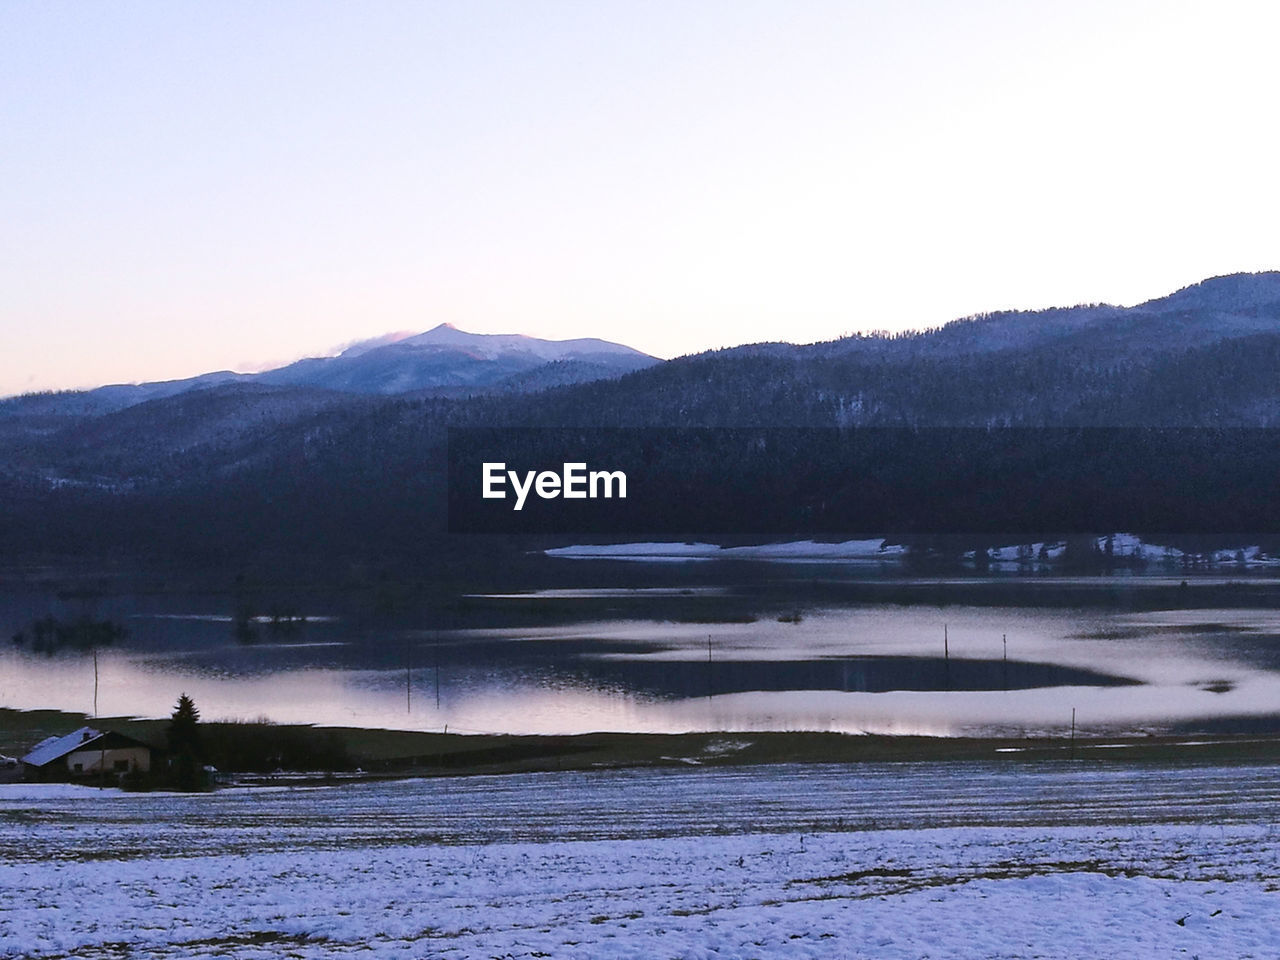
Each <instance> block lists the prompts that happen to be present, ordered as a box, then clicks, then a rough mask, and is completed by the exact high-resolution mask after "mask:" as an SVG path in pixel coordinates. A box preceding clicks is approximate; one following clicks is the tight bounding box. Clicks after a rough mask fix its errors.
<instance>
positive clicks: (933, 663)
mask: <svg viewBox="0 0 1280 960" xmlns="http://www.w3.org/2000/svg"><path fill="white" fill-rule="evenodd" d="M576 672H577V674H578V676H580V677H581V678H583V679H586V680H588V681H591V682H594V683H599V684H616V685H618V686H622V687H629V688H631V689H635V690H642V691H646V692H649V693H652V694H656V695H658V696H663V697H675V698H681V697H705V696H707V695H709V694H711V695H714V694H722V693H746V692H748V691H761V690H763V691H786V690H837V691H846V692H851V693H886V692H888V691H891V690H957V691H959V690H973V691H977V690H983V691H989V690H1031V689H1036V688H1041V687H1114V686H1128V685H1133V684H1137V683H1139V682H1140V681H1137V680H1133V679H1130V678H1128V677H1118V676H1113V675H1111V674H1106V673H1099V672H1097V671H1094V670H1085V669H1081V668H1078V667H1064V666H1061V665H1059V664H1053V663H1028V662H1025V661H1014V660H1008V661H1005V660H959V659H951V660H945V659H942V658H940V657H833V658H830V659H819V660H792V661H777V660H723V661H712V662H711V663H707V662H706V661H687V660H663V661H654V660H595V661H591V660H584V661H581V662H580V663H579V664H578V665H577V671H576Z"/></svg>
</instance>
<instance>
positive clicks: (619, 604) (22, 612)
mask: <svg viewBox="0 0 1280 960" xmlns="http://www.w3.org/2000/svg"><path fill="white" fill-rule="evenodd" d="M932 586H933V585H930V587H932ZM980 588H981V589H985V587H983V586H982V585H978V587H975V590H976V589H980ZM814 589H815V590H817V589H826V587H825V585H823V586H822V587H821V588H818V587H815V588H814ZM797 598H799V599H797ZM822 601H823V602H822V603H815V602H813V601H812V599H811V598H807V597H804V596H801V595H800V594H799V592H798V591H796V590H789V592H786V593H785V597H784V599H783V600H782V601H780V602H778V603H776V604H774V605H773V606H769V605H768V604H767V603H764V602H763V601H762V600H761V599H760V596H759V592H758V591H755V590H754V589H744V588H742V587H741V586H740V585H733V584H706V583H702V584H694V585H680V584H676V585H667V586H649V587H646V588H645V589H643V590H630V589H623V588H619V587H595V586H593V587H584V588H582V589H573V588H560V589H557V590H555V591H553V592H549V593H547V594H544V595H538V594H528V593H518V592H511V593H507V594H500V593H496V592H495V593H491V594H488V595H486V596H484V597H469V598H468V597H462V598H454V601H452V602H454V606H453V607H449V608H447V610H450V611H452V612H450V613H448V615H447V616H446V615H444V614H439V613H438V612H435V611H428V612H427V613H424V614H416V613H415V614H412V615H407V616H403V617H398V618H394V619H392V618H386V617H383V618H378V617H370V616H366V615H364V614H362V613H361V611H358V610H357V611H352V610H349V609H344V608H342V607H341V606H338V605H335V604H332V603H331V602H330V605H328V606H326V599H325V598H318V599H314V598H313V599H312V600H311V601H310V602H309V603H308V604H306V605H299V606H297V607H296V612H293V611H294V609H295V608H290V611H291V612H290V613H289V620H288V624H287V628H281V629H271V627H270V619H269V618H268V619H267V620H266V621H265V622H258V621H256V620H255V621H254V622H255V623H258V626H259V627H261V631H260V633H259V635H258V637H257V638H256V641H255V642H253V643H244V642H241V640H240V639H238V638H237V635H236V630H235V628H236V625H237V617H236V610H235V608H234V606H233V601H229V600H228V598H226V597H177V596H163V597H155V596H152V597H138V598H112V599H111V600H110V601H109V602H107V603H106V608H105V609H103V610H102V611H99V612H97V613H96V614H95V615H100V616H102V617H108V616H109V617H112V618H114V619H117V620H119V621H120V622H124V623H127V624H128V631H127V636H125V637H124V638H123V639H121V640H120V641H118V642H116V643H115V644H113V645H112V646H111V647H109V648H105V649H100V650H99V651H98V677H97V684H98V703H99V713H100V714H101V715H141V716H164V715H167V714H168V712H169V711H170V710H171V709H172V706H173V703H174V701H175V699H176V697H177V695H178V693H180V692H183V691H185V692H187V693H188V694H190V695H191V696H193V697H194V698H195V700H196V702H197V704H199V706H200V708H201V711H202V713H203V715H204V716H205V717H206V718H209V719H221V718H237V719H255V718H259V717H269V718H271V719H273V720H276V721H279V722H314V723H326V724H343V725H368V726H388V727H400V728H406V729H424V730H441V729H445V728H446V727H447V728H448V729H449V730H454V731H458V732H516V733H573V732H586V731H593V730H622V731H636V732H681V731H689V730H703V729H723V730H837V731H845V732H875V733H915V734H942V735H950V734H972V733H1005V734H1019V733H1026V734H1037V733H1059V732H1061V731H1062V730H1063V729H1064V728H1065V726H1066V725H1067V723H1069V717H1070V713H1071V710H1072V708H1075V709H1076V711H1077V715H1078V718H1079V723H1080V726H1081V728H1082V729H1083V730H1084V731H1086V732H1089V731H1096V732H1133V731H1160V730H1166V729H1173V728H1175V727H1179V726H1182V725H1186V724H1188V723H1191V724H1192V725H1193V726H1194V723H1195V722H1199V721H1204V722H1211V723H1213V724H1220V725H1222V726H1221V728H1226V729H1229V728H1230V725H1231V724H1232V723H1238V722H1240V720H1241V718H1245V719H1250V718H1252V719H1251V720H1250V722H1255V721H1257V719H1258V718H1267V717H1274V716H1275V715H1276V714H1277V713H1280V642H1278V639H1277V638H1280V611H1275V610H1270V609H1259V608H1256V607H1250V608H1239V609H1235V608H1225V607H1218V606H1214V607H1209V608H1206V609H1199V610H1197V609H1185V608H1183V609H1172V610H1170V609H1155V610H1132V609H1128V608H1127V607H1129V606H1132V605H1133V604H1132V603H1129V602H1128V601H1125V602H1122V603H1114V604H1111V605H1110V606H1107V605H1105V604H1101V605H1099V604H1095V605H1092V606H1080V607H1061V606H1049V607H1039V606H1034V605H1013V606H1000V605H994V604H986V605H982V606H966V605H963V604H956V603H948V604H946V605H940V604H934V603H911V604H899V603H894V604H887V603H866V602H863V600H862V598H861V597H859V598H858V600H857V601H856V602H847V603H843V604H841V603H833V602H831V597H830V596H829V595H827V594H822ZM49 602H50V601H49V598H48V597H45V596H41V595H35V594H32V595H28V596H24V597H14V596H8V597H2V598H0V617H3V618H4V620H5V621H7V622H9V623H19V624H21V623H31V622H33V621H34V620H36V619H37V618H38V617H40V616H42V615H44V613H45V612H46V611H47V610H48V609H49V606H48V605H49ZM442 624H447V626H442ZM5 625H6V624H5V623H4V622H0V627H4V626H5ZM93 689H94V672H93V664H92V662H91V660H90V659H89V658H88V657H86V656H85V655H84V654H82V653H78V652H76V651H74V650H61V651H55V652H51V653H49V654H47V655H40V656H36V655H33V654H32V653H31V652H30V650H25V649H22V648H21V647H18V646H14V645H12V644H9V645H6V646H5V647H4V648H3V649H2V650H0V705H4V706H12V707H20V708H28V709H30V708H40V707H58V708H62V709H69V710H80V711H89V710H91V708H92V702H93Z"/></svg>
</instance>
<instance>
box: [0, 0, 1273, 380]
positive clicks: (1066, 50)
mask: <svg viewBox="0 0 1280 960" xmlns="http://www.w3.org/2000/svg"><path fill="white" fill-rule="evenodd" d="M1277 35H1280V5H1277V4H1274V3H1271V2H1232V0H1223V2H1215V3H1212V4H1210V3H1187V2H1181V0H1161V2H1145V0H1107V2H1095V0H1074V2H1072V3H1069V4H1067V3H1061V2H1052V3H1042V2H1031V0H1008V2H1002V0H969V2H966V3H963V4H960V3H955V2H951V0H886V2H861V0H843V2H824V0H777V2H769V3H762V2H753V0H725V2H720V0H681V2H666V0H646V2H629V0H610V2H607V3H601V2H598V0H596V2H563V0H511V2H488V0H467V2H461V0H459V2H444V0H440V2H425V0H423V2H408V0H402V2H394V3H393V2H377V0H368V2H361V3H355V2H343V3H336V2H325V0H307V2H287V0H265V2H261V0H255V2H235V0H219V2H218V3H210V4H187V3H183V4H175V3H169V2H137V0H134V2H127V0H125V2H113V3H109V4H107V3H102V4H88V3H69V2H43V0H42V2H36V0H8V2H6V3H4V4H3V5H2V6H0V395H3V394H11V393H17V392H24V391H29V390H37V389H51V388H58V389H62V388H72V387H85V386H94V385H97V384H101V383H112V382H131V381H141V380H157V379H170V378H176V377H183V376H190V375H194V374H197V373H200V372H205V371H209V370H219V369H237V370H246V371H247V370H255V369H263V368H265V367H269V366H274V365H278V364H281V363H285V362H288V361H290V360H293V359H296V358H298V357H300V356H312V355H322V354H324V353H327V352H330V351H332V350H333V349H334V348H335V347H337V346H338V345H340V344H343V343H347V342H351V341H354V340H358V339H362V338H366V337H371V336H375V335H378V334H381V333H384V332H387V331H393V330H413V331H419V330H426V329H428V328H430V327H432V326H435V325H436V324H438V323H441V322H450V323H453V324H455V325H457V326H459V327H461V328H463V329H466V330H471V331H474V332H480V333H528V334H533V335H536V336H542V337H548V338H554V339H560V338H568V337H580V336H599V337H604V338H606V339H610V340H617V341H620V342H623V343H627V344H630V345H631V346H634V347H637V348H639V349H642V350H645V351H647V352H650V353H653V354H655V355H657V356H661V357H670V356H676V355H680V354H684V353H691V352H696V351H700V350H704V349H709V348H715V347H721V346H727V345H734V344H739V343H744V342H753V341H760V340H789V341H793V342H807V341H813V340H825V339H831V338H834V337H838V336H842V335H845V334H848V333H850V332H853V331H859V330H875V329H886V330H897V329H906V328H922V327H930V326H936V325H938V324H941V323H945V322H947V321H948V320H951V319H954V318H956V317H960V316H965V315H969V314H973V313H977V312H982V311H987V310H994V309H1003V308H1035V307H1044V306H1054V305H1067V304H1074V303H1081V302H1097V301H1106V302H1111V303H1122V304H1131V303H1136V302H1140V301H1142V300H1145V299H1148V298H1151V297H1155V296H1159V295H1162V294H1164V293H1168V292H1171V291H1172V290H1174V289H1176V288H1178V287H1181V286H1185V285H1187V284H1189V283H1193V282H1195V281H1197V280H1200V279H1203V278H1204V277H1207V276H1213V275H1216V274H1222V273H1230V272H1235V271H1240V270H1262V269H1274V268H1276V267H1280V249H1278V247H1280V231H1278V230H1277V229H1276V224H1277V223H1280V181H1278V180H1277V176H1276V172H1275V171H1276V170H1278V169H1280V156H1278V154H1280V127H1278V126H1277V124H1276V123H1275V99H1276V94H1277V91H1278V89H1280V68H1278V67H1277V66H1276V62H1277V61H1276V58H1275V51H1274V38H1275V37H1276V36H1277Z"/></svg>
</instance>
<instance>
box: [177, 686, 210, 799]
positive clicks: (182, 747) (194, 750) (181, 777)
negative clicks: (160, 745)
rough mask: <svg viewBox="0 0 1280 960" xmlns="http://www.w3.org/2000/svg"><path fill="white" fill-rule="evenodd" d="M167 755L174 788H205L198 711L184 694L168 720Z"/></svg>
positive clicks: (179, 698) (193, 702)
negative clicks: (168, 755) (169, 758)
mask: <svg viewBox="0 0 1280 960" xmlns="http://www.w3.org/2000/svg"><path fill="white" fill-rule="evenodd" d="M168 737H169V754H170V757H171V761H172V771H173V778H174V785H175V786H176V787H177V788H178V789H179V790H200V789H202V788H203V787H204V785H205V784H204V776H203V769H202V766H203V765H202V763H201V758H202V756H203V754H204V751H203V749H202V747H201V743H200V711H199V710H197V709H196V705H195V701H193V700H192V699H191V698H190V697H189V696H187V695H186V694H185V693H184V694H182V695H181V696H180V697H178V704H177V706H176V707H174V710H173V715H172V716H170V718H169V730H168Z"/></svg>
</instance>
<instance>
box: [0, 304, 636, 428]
mask: <svg viewBox="0 0 1280 960" xmlns="http://www.w3.org/2000/svg"><path fill="white" fill-rule="evenodd" d="M657 362H658V360H657V358H656V357H651V356H649V355H648V354H645V353H641V352H640V351H639V350H635V349H633V348H631V347H628V346H624V345H623V344H620V343H613V342H611V341H608V340H599V339H595V338H581V339H576V340H543V339H540V338H538V337H530V336H525V335H523V334H484V333H468V332H466V331H463V330H459V329H458V328H457V327H455V326H453V325H452V324H450V323H442V324H439V325H438V326H435V327H433V328H432V329H430V330H428V331H426V332H425V333H419V334H407V333H394V334H386V335H384V336H381V337H375V338H373V339H370V340H364V341H360V342H358V343H354V344H351V345H350V346H348V347H346V348H345V349H344V350H342V351H341V352H340V353H339V354H338V355H337V356H332V357H309V358H306V359H303V360H297V361H295V362H293V363H290V364H286V365H285V366H282V367H277V368H274V369H271V370H265V371H262V372H260V373H235V372H233V371H230V370H220V371H216V372H212V373H205V374H201V375H199V376H196V377H188V378H185V379H181V380H165V381H155V382H150V383H139V384H109V385H107V386H102V387H97V388H95V389H92V390H84V391H65V392H58V393H45V394H35V395H31V396H30V397H15V398H9V400H8V404H9V406H10V407H11V408H12V407H18V406H21V407H23V408H24V409H25V410H27V411H30V412H36V411H39V412H42V413H45V414H54V413H70V414H73V415H95V414H104V413H110V412H112V411H115V410H122V409H124V408H126V407H129V406H133V405H134V404H138V403H145V402H147V401H150V400H157V399H162V398H165V397H171V396H176V395H177V394H180V393H185V392H187V391H189V390H202V389H207V388H211V387H219V386H225V385H227V384H234V383H261V384H267V385H270V386H290V387H308V388H313V389H320V390H335V391H339V392H342V393H358V394H379V395H383V396H389V395H392V394H398V393H413V392H418V391H424V390H440V391H442V392H443V393H444V394H445V395H456V394H457V393H459V392H466V391H467V390H485V389H490V388H492V389H496V390H499V391H503V390H507V391H509V390H518V389H519V387H517V386H513V384H518V383H521V382H524V381H528V382H530V383H534V384H537V383H538V382H540V381H541V380H544V379H545V380H547V381H549V382H552V383H557V384H563V383H584V382H587V381H590V380H599V379H607V378H609V377H617V376H621V375H622V374H624V373H630V372H632V371H634V370H641V369H643V368H645V367H647V366H650V365H652V364H654V363H657ZM549 364H558V365H560V367H559V368H557V369H555V370H548V371H546V373H545V374H544V375H543V376H541V377H540V376H539V375H538V374H537V370H538V368H540V367H543V366H546V365H549ZM521 378H523V380H522V379H521ZM535 388H536V387H535Z"/></svg>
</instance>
